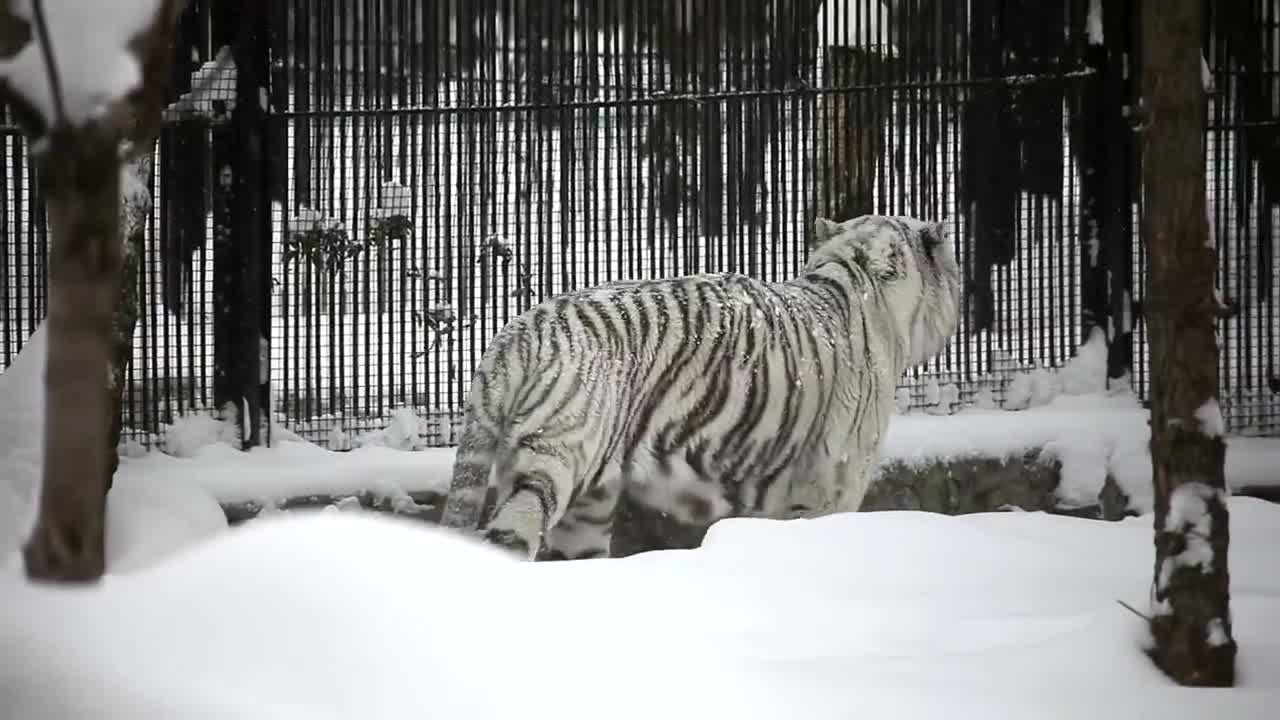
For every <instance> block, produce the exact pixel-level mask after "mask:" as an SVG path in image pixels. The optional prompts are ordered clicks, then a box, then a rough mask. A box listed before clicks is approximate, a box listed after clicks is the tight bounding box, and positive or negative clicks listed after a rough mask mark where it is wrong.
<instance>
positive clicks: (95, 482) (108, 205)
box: [0, 0, 184, 582]
mask: <svg viewBox="0 0 1280 720" xmlns="http://www.w3.org/2000/svg"><path fill="white" fill-rule="evenodd" d="M183 5H184V2H183V0H161V2H160V5H159V7H158V8H157V13H156V15H155V17H154V19H153V20H152V22H151V23H150V24H149V25H148V26H147V27H146V28H145V29H144V30H143V31H142V32H141V33H139V34H138V35H137V36H135V37H133V38H130V39H129V42H128V47H127V48H126V49H127V50H128V51H129V52H130V53H132V54H133V55H134V57H135V58H136V59H137V61H138V63H139V65H140V68H141V75H142V78H141V80H142V81H141V83H140V84H139V86H138V87H137V88H136V89H135V90H134V91H133V92H130V93H129V94H128V95H127V96H124V97H114V98H111V101H110V102H109V104H107V105H106V106H105V107H104V108H103V112H101V113H98V114H96V115H94V116H93V117H92V118H89V119H82V120H81V121H78V122H77V121H72V119H71V118H68V117H65V116H63V114H62V112H61V110H55V112H53V113H52V114H51V116H42V115H41V110H40V109H39V108H38V107H37V106H36V105H34V104H33V102H32V101H31V100H30V99H29V98H28V97H26V96H24V95H23V94H22V91H21V90H20V89H16V88H15V87H13V86H10V85H8V84H7V83H6V82H4V81H3V78H0V99H2V100H4V101H7V102H9V103H11V104H12V105H13V107H14V109H15V116H16V117H17V118H18V120H19V121H20V122H21V123H22V125H23V129H24V130H25V132H26V134H27V135H28V136H30V137H32V138H33V139H37V138H38V139H39V145H40V146H41V147H40V149H39V150H38V151H33V153H32V155H33V160H34V161H35V163H36V165H37V167H38V170H39V178H40V189H41V192H42V194H43V195H44V197H45V200H46V205H47V208H48V214H49V226H50V231H51V232H50V234H51V241H50V251H49V311H48V318H47V320H46V323H47V326H48V329H49V340H48V343H49V347H48V360H47V364H46V368H45V423H44V450H45V455H44V469H43V483H42V485H41V489H40V507H39V510H38V512H37V516H36V525H35V528H34V530H33V531H32V535H31V538H30V540H29V541H28V542H27V544H26V546H25V547H24V548H23V557H24V560H25V562H26V571H27V575H28V577H30V578H32V579H37V580H61V581H79V582H83V581H93V580H96V579H98V578H99V577H101V575H102V572H103V570H104V569H105V546H106V542H105V531H106V492H107V482H108V473H107V467H108V464H107V463H105V462H103V455H102V452H103V449H104V448H105V447H107V445H108V438H109V437H110V433H111V430H110V427H111V425H112V422H111V420H110V416H109V412H110V409H111V401H110V396H109V393H108V392H105V391H104V384H110V383H111V382H112V381H113V377H112V373H111V340H112V316H113V312H114V309H115V308H116V304H117V300H118V298H119V293H120V270H121V262H122V257H123V253H122V248H121V243H120V164H121V156H122V151H123V152H124V154H127V155H130V156H132V155H134V154H135V153H137V152H139V150H140V149H142V152H145V150H146V149H149V148H150V147H151V145H152V143H153V142H154V140H155V137H156V135H157V134H158V132H159V127H160V119H161V116H160V112H161V108H162V107H163V102H164V92H165V88H166V87H167V83H168V79H169V69H170V64H171V63H172V54H171V50H170V47H171V40H172V37H173V32H174V26H175V24H176V21H177V18H178V15H179V14H180V13H181V11H182V8H183ZM33 8H35V6H32V7H27V8H24V9H23V10H24V12H25V11H31V10H33ZM122 11H123V10H122ZM33 17H34V16H33ZM62 17H64V18H65V15H64V16H62ZM43 22H44V20H39V21H38V22H36V23H33V22H29V21H28V20H26V19H24V16H22V15H19V14H18V10H17V9H15V6H13V5H12V4H4V3H0V53H3V54H4V56H8V54H11V53H13V52H17V51H19V50H20V49H21V48H23V47H25V46H29V45H30V43H34V42H36V40H35V39H34V38H33V36H32V30H33V28H34V27H35V26H36V25H40V24H41V23H43ZM56 28H57V29H59V30H66V29H68V28H67V26H66V25H63V24H59V25H57V26H56ZM37 29H38V28H37ZM82 31H84V32H96V31H97V29H96V28H89V29H88V30H82ZM41 32H42V33H43V32H44V31H43V30H42V31H41ZM41 37H44V40H45V41H47V40H48V36H46V35H41ZM64 37H65V35H64ZM42 42H43V41H42ZM42 52H44V54H45V55H46V57H47V58H48V67H49V68H51V70H50V71H49V77H48V80H49V83H50V87H51V90H52V93H53V95H54V98H55V100H58V102H61V99H60V93H61V92H62V91H63V90H64V89H65V88H60V87H59V84H58V83H57V81H56V80H57V79H56V74H55V73H56V70H52V69H53V68H56V55H57V47H56V46H53V47H46V48H45V49H44V50H43V51H42ZM71 91H72V92H76V91H84V89H83V88H74V87H73V88H71ZM56 107H57V106H55V108H56Z"/></svg>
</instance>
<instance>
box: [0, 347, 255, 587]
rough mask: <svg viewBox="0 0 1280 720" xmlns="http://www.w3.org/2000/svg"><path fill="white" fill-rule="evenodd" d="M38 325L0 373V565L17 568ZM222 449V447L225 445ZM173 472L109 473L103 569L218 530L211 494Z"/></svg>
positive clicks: (35, 461) (35, 451)
mask: <svg viewBox="0 0 1280 720" xmlns="http://www.w3.org/2000/svg"><path fill="white" fill-rule="evenodd" d="M45 350H46V336H45V329H44V326H43V325H42V326H41V327H40V328H39V329H38V330H36V332H35V334H33V335H32V336H31V339H30V340H29V341H27V344H26V345H25V346H24V347H23V348H22V352H21V353H19V354H18V357H17V359H15V360H14V362H13V364H12V365H10V366H9V369H8V370H6V371H5V372H4V373H0V566H6V565H7V566H9V567H14V566H17V565H18V564H19V563H20V562H21V560H20V558H19V556H18V548H19V547H21V545H22V543H23V542H24V541H25V540H26V537H27V534H28V533H29V532H30V529H31V525H32V523H33V522H34V521H35V510H36V499H37V497H38V495H39V489H40V462H41V459H42V458H43V457H44V449H43V447H42V446H41V438H42V432H41V429H42V427H43V425H44V359H45ZM227 449H228V450H229V449H230V448H227ZM181 477H182V475H181V473H174V474H172V475H171V476H169V477H165V478H163V479H160V478H157V477H155V476H146V475H139V474H133V473H129V472H127V471H126V472H120V473H117V475H116V477H115V480H114V482H113V488H112V490H111V492H110V493H109V494H108V497H107V548H106V551H107V567H108V568H110V569H111V570H112V571H115V572H123V571H127V570H129V569H132V568H135V567H139V566H142V565H145V564H147V563H148V562H151V561H152V560H153V559H155V558H157V557H160V556H162V555H165V554H167V553H169V552H172V551H173V550H174V549H175V548H177V547H180V546H182V545H184V544H186V543H188V542H192V541H194V540H197V539H199V538H202V537H205V536H207V535H210V534H212V533H215V532H218V531H220V530H223V529H225V528H226V525H227V521H226V516H224V515H223V513H222V508H221V507H220V506H219V505H218V503H217V501H216V500H215V499H214V497H213V496H212V495H211V494H209V493H208V492H207V491H205V490H204V489H202V488H201V487H200V486H199V485H197V484H195V483H187V482H182V481H181Z"/></svg>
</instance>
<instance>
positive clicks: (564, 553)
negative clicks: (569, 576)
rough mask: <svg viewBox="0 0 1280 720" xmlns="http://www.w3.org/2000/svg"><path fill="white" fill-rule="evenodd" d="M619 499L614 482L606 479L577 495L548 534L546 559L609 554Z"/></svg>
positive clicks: (604, 555) (601, 556)
mask: <svg viewBox="0 0 1280 720" xmlns="http://www.w3.org/2000/svg"><path fill="white" fill-rule="evenodd" d="M618 498H619V488H618V486H617V483H606V482H599V483H597V484H596V485H594V486H593V487H592V488H591V489H590V490H587V491H585V492H583V493H582V494H581V495H579V496H578V497H577V498H576V499H575V500H574V501H573V504H572V505H570V506H569V510H568V512H566V513H565V514H564V517H563V518H562V519H561V520H560V522H559V523H557V524H556V525H555V527H553V528H552V529H551V532H550V533H549V534H548V536H547V557H546V559H548V560H588V559H591V558H604V557H609V555H610V547H611V546H612V544H613V518H614V513H615V511H616V510H617V507H618Z"/></svg>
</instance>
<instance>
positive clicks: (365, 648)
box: [0, 498, 1280, 720]
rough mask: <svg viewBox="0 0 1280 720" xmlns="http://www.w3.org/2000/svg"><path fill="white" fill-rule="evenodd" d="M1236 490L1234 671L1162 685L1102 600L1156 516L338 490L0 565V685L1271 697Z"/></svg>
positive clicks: (953, 708) (194, 696)
mask: <svg viewBox="0 0 1280 720" xmlns="http://www.w3.org/2000/svg"><path fill="white" fill-rule="evenodd" d="M1231 512H1232V544H1231V558H1230V562H1231V582H1232V600H1233V606H1234V613H1235V617H1234V621H1235V626H1234V630H1235V634H1236V638H1237V641H1238V642H1239V644H1240V656H1239V675H1240V682H1241V684H1242V686H1243V687H1244V691H1237V692H1233V693H1226V694H1223V693H1195V692H1188V691H1182V690H1180V689H1178V688H1176V687H1174V686H1172V685H1171V684H1170V683H1169V681H1168V680H1166V679H1165V678H1164V676H1163V675H1161V674H1160V673H1159V672H1158V671H1157V670H1155V669H1154V667H1153V666H1152V665H1151V663H1150V662H1149V661H1148V660H1147V658H1146V657H1145V655H1144V654H1143V652H1142V647H1143V643H1144V638H1145V630H1144V624H1143V622H1142V621H1141V620H1139V619H1138V618H1136V617H1134V616H1133V615H1132V614H1130V613H1129V612H1127V611H1126V610H1124V609H1123V608H1121V606H1120V605H1119V604H1118V603H1117V602H1116V601H1117V600H1123V601H1125V602H1128V603H1129V604H1131V605H1133V606H1135V607H1139V608H1141V607H1143V606H1144V604H1145V601H1146V598H1147V592H1148V589H1149V586H1150V581H1151V572H1152V568H1151V534H1152V521H1151V518H1150V517H1149V516H1148V517H1144V518H1134V519H1130V520H1127V521H1123V522H1115V523H1102V522H1097V521H1091V520H1081V519H1076V518H1065V517H1057V516H1049V515H1044V514H1041V513H992V514H983V515H967V516H962V517H947V516H943V515H934V514H929V513H918V512H882V513H851V514H843V515H836V516H829V517H825V518H821V519H817V520H795V521H787V522H782V521H765V520H747V519H740V520H728V521H723V522H721V523H718V524H717V525H716V526H715V527H713V528H712V531H711V533H710V534H709V536H708V538H707V542H706V544H705V545H704V546H703V547H702V548H701V549H698V550H688V551H668V552H654V553H645V554H641V555H635V556H632V557H629V558H624V559H620V560H598V561H580V562H562V563H539V564H527V563H520V562H515V561H513V560H510V559H509V558H507V557H506V556H505V555H502V554H499V553H498V552H497V551H494V550H492V549H490V548H487V547H484V546H481V545H478V544H473V543H472V542H471V541H470V540H465V539H464V538H463V537H461V536H456V535H453V534H451V533H449V532H447V531H445V530H441V529H438V528H431V527H429V526H425V525H421V524H416V523H410V522H408V521H398V520H395V519H390V518H386V517H374V516H371V514H369V513H364V512H352V513H345V512H333V513H292V514H288V515H283V516H275V517H272V518H270V519H267V520H262V521H259V522H255V523H252V524H249V525H246V526H244V527H242V528H238V529H236V530H233V531H230V532H227V533H225V534H222V535H221V536H218V537H216V538H213V539H211V540H209V541H206V542H203V543H200V544H198V545H195V546H193V547H189V548H187V549H186V550H185V551H183V552H181V553H179V554H176V555H173V556H170V557H169V558H167V559H166V560H163V561H161V562H160V563H158V564H156V565H154V566H152V567H151V568H148V569H145V570H141V571H139V572H137V573H133V574H130V575H123V576H113V577H109V578H107V579H106V580H105V581H104V582H103V583H102V584H101V585H100V586H98V587H95V588H92V589H89V590H78V591H66V590H56V589H51V588H48V587H40V586H32V585H28V584H26V583H24V582H21V581H20V580H19V579H17V578H13V577H0V595H3V596H4V597H5V598H6V601H7V606H8V607H9V612H7V613H5V614H3V615H0V645H2V646H4V647H5V648H8V649H11V650H10V652H8V653H7V654H6V656H5V657H9V658H21V661H20V662H4V661H0V696H4V697H6V698H8V699H9V700H10V709H12V710H13V712H14V713H15V715H16V716H19V717H40V718H48V719H49V720H57V719H59V718H73V717H86V716H88V715H93V716H95V717H129V718H144V719H145V718H165V717H178V716H181V717H184V718H215V717H237V718H285V719H288V718H314V717H333V718H339V717H343V718H345V717H377V718H420V717H466V718H501V717H510V716H516V715H518V716H519V717H522V718H543V717H545V718H557V719H558V720H559V719H563V718H587V717H598V716H599V715H600V714H601V712H602V710H605V711H607V714H608V715H609V716H610V717H622V718H637V720H639V719H640V718H644V719H645V720H651V719H652V718H655V717H668V716H671V715H672V711H671V708H672V707H678V708H680V710H679V711H678V712H677V713H676V716H679V717H697V718H733V719H734V720H752V719H755V718H779V719H781V718H788V717H803V718H847V717H851V716H853V715H857V716H863V715H866V716H870V717H902V718H915V717H947V718H955V717H974V718H984V719H990V718H1024V717H1036V718H1041V717H1062V718H1079V717H1130V716H1148V715H1152V716H1156V717H1161V718H1162V719H1163V718H1181V717H1186V718H1192V717H1204V716H1206V715H1213V716H1221V717H1232V718H1269V717H1272V714H1271V713H1273V711H1274V703H1275V701H1276V700H1277V699H1278V696H1277V694H1276V692H1275V689H1276V688H1277V684H1278V683H1280V576H1277V575H1276V573H1275V572H1274V559H1273V553H1274V548H1275V547H1276V546H1277V544H1278V543H1280V507H1277V506H1275V505H1270V504H1267V503H1262V502H1260V501H1253V500H1250V499H1247V498H1235V499H1233V500H1232V501H1231ZM1066 678H1069V681H1068V683H1069V687H1064V684H1063V683H1064V679H1066ZM566 682H568V683H571V688H572V689H571V691H570V692H569V693H568V695H566V692H565V691H562V690H561V689H562V688H564V687H566V685H565V683H566ZM1250 688H1252V689H1253V690H1250Z"/></svg>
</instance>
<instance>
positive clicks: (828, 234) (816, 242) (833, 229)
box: [809, 216, 840, 250]
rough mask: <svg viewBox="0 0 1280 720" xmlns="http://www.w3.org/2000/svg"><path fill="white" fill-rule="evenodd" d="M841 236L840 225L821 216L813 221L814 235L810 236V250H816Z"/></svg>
mask: <svg viewBox="0 0 1280 720" xmlns="http://www.w3.org/2000/svg"><path fill="white" fill-rule="evenodd" d="M838 234H840V223H838V222H836V221H834V220H831V219H830V218H825V217H821V216H819V217H818V218H816V219H815V220H814V221H813V233H812V234H811V235H810V236H809V249H810V250H814V249H816V248H818V247H819V246H820V245H822V244H823V243H825V242H826V241H828V240H830V239H831V238H833V237H835V236H836V235H838Z"/></svg>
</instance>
